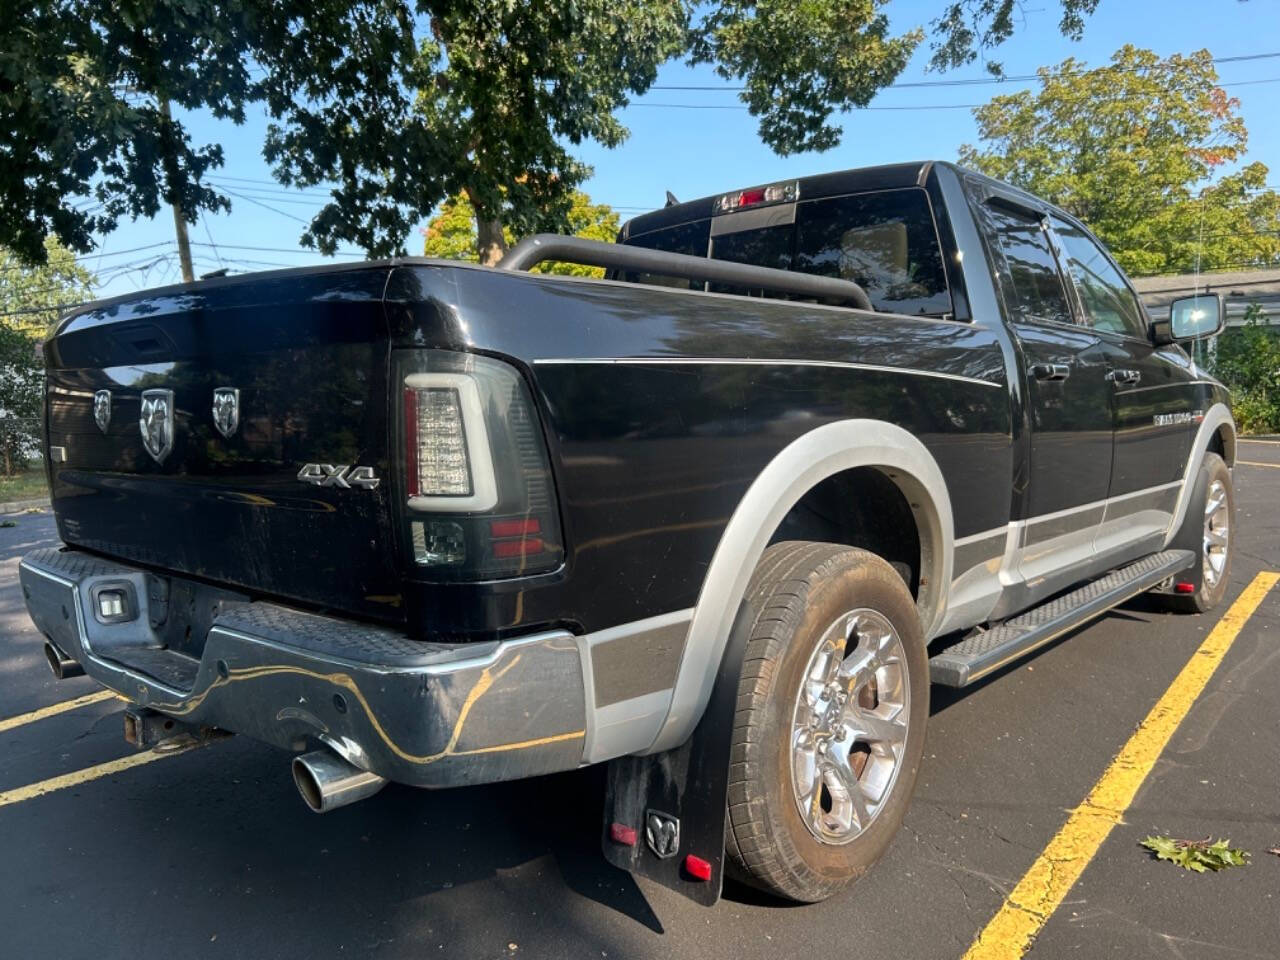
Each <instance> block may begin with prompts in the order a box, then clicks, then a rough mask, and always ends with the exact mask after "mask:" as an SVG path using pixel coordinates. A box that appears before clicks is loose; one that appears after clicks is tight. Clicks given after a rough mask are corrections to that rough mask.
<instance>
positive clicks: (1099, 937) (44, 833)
mask: <svg viewBox="0 0 1280 960" xmlns="http://www.w3.org/2000/svg"><path fill="white" fill-rule="evenodd" d="M1239 461H1240V462H1239V463H1238V465H1237V467H1236V471H1235V486H1236V525H1235V532H1236V539H1235V547H1234V549H1235V553H1234V557H1233V565H1232V581H1233V582H1232V585H1231V589H1230V592H1229V594H1228V604H1230V603H1231V602H1232V601H1234V600H1236V598H1237V597H1238V596H1239V595H1240V594H1241V592H1242V591H1243V590H1245V588H1246V587H1247V585H1249V584H1250V583H1251V582H1252V581H1253V579H1254V577H1255V575H1257V574H1259V573H1260V572H1264V571H1280V443H1262V442H1242V443H1241V445H1240V453H1239ZM6 519H9V520H13V521H15V526H13V527H8V528H4V529H0V866H2V869H0V957H6V958H7V957H12V958H33V957H56V958H77V957H93V958H95V960H106V958H114V957H130V958H132V957H136V956H138V955H140V954H142V955H146V956H151V957H162V956H163V957H194V956H201V957H203V956H209V957H246V958H266V957H269V958H275V957H306V958H324V957H332V956H347V955H363V954H370V955H376V956H379V957H415V958H418V957H434V956H439V957H461V958H496V957H521V958H523V957H627V958H631V957H725V956H732V957H734V958H736V960H754V958H762V960H763V958H779V957H787V958H789V957H799V956H804V957H819V956H822V957H826V956H835V957H849V958H858V957H868V958H871V957H876V958H879V957H911V958H915V957H922V958H933V957H939V958H949V957H954V958H959V957H961V956H963V955H964V954H965V952H966V950H968V949H969V948H970V945H971V944H973V943H974V941H975V938H976V937H978V936H979V934H980V933H981V932H982V931H983V930H984V929H985V928H987V925H988V924H989V923H990V922H991V921H992V919H993V917H995V916H996V915H997V914H998V913H999V912H1000V911H1001V909H1002V905H1003V904H1004V902H1005V899H1006V896H1007V895H1008V894H1009V893H1010V892H1011V891H1013V890H1014V888H1015V886H1016V885H1017V884H1018V883H1019V880H1020V879H1021V878H1022V877H1023V876H1024V874H1026V873H1027V872H1028V869H1029V868H1031V867H1032V866H1033V865H1034V864H1035V863H1037V862H1038V859H1039V858H1042V857H1043V855H1044V854H1043V852H1044V851H1045V849H1046V846H1047V845H1049V844H1050V842H1051V840H1053V838H1054V836H1055V834H1056V833H1057V832H1058V831H1059V828H1061V827H1062V826H1063V823H1064V821H1066V820H1067V818H1068V815H1069V814H1070V813H1071V811H1072V810H1073V809H1075V808H1077V807H1078V806H1079V805H1080V804H1081V803H1082V801H1083V800H1084V798H1085V797H1086V796H1087V795H1088V794H1089V792H1090V790H1091V788H1092V787H1093V786H1094V784H1095V783H1096V782H1097V781H1098V780H1099V777H1101V776H1102V775H1103V773H1104V771H1106V770H1107V769H1108V765H1109V764H1110V763H1111V761H1112V758H1113V757H1115V756H1116V754H1117V751H1119V750H1120V749H1121V748H1122V747H1123V746H1124V745H1125V744H1126V741H1128V740H1129V738H1130V735H1131V734H1133V733H1134V730H1135V727H1137V726H1138V725H1139V723H1141V722H1142V721H1143V718H1144V717H1146V716H1147V714H1148V711H1150V710H1151V709H1152V707H1153V705H1154V704H1156V702H1157V700H1158V699H1159V698H1160V697H1161V696H1162V694H1164V693H1165V692H1166V690H1167V689H1169V688H1170V685H1171V684H1172V683H1173V682H1174V679H1175V677H1177V676H1178V675H1179V672H1180V671H1181V670H1182V669H1183V668H1184V666H1185V665H1186V664H1187V663H1188V661H1190V660H1191V659H1192V657H1193V655H1194V654H1196V651H1197V648H1199V647H1200V645H1201V643H1202V642H1204V641H1205V639H1206V636H1208V635H1209V633H1210V631H1211V630H1213V628H1214V627H1215V624H1216V623H1217V622H1218V621H1219V619H1220V618H1221V617H1222V616H1223V614H1225V613H1226V612H1227V607H1226V606H1224V607H1223V608H1221V609H1220V610H1218V611H1215V612H1214V613H1213V614H1210V615H1208V616H1205V617H1185V616H1174V615H1167V614H1164V613H1160V612H1156V611H1155V609H1154V608H1153V607H1152V606H1151V605H1150V604H1149V603H1148V602H1146V601H1144V600H1141V599H1140V600H1138V601H1135V602H1133V603H1130V604H1128V605H1126V606H1125V607H1123V608H1121V609H1120V610H1118V611H1115V612H1113V613H1112V614H1111V615H1109V616H1107V617H1104V618H1103V619H1102V620H1099V621H1097V622H1096V623H1094V624H1093V625H1091V626H1090V627H1088V628H1086V629H1084V630H1081V631H1079V632H1077V633H1075V634H1074V635H1072V636H1070V637H1068V638H1066V639H1065V640H1063V641H1061V642H1058V643H1056V644H1055V645H1053V646H1051V647H1050V648H1048V649H1047V650H1045V651H1043V652H1041V653H1040V654H1039V655H1038V656H1036V657H1035V658H1034V659H1032V660H1029V661H1025V662H1023V663H1021V664H1018V665H1015V666H1013V667H1011V668H1009V669H1007V670H1006V671H1004V672H1002V673H1000V674H998V675H996V676H994V677H992V678H990V679H988V680H987V681H985V682H983V683H982V684H980V685H978V686H976V687H974V688H970V689H968V690H966V691H962V692H960V693H954V692H952V691H946V690H941V689H935V691H934V704H933V716H932V719H931V721H930V724H931V725H930V732H929V743H928V746H927V748H926V762H925V765H924V768H923V770H922V773H921V777H920V781H919V784H918V787H917V791H916V797H915V801H914V804H913V806H912V808H911V811H910V813H909V814H908V817H907V822H906V828H905V829H904V830H903V831H902V833H901V834H900V836H899V837H898V839H897V841H896V842H895V844H894V846H893V847H892V849H891V850H890V853H889V854H888V856H887V857H886V858H885V860H884V861H883V862H882V863H881V864H880V865H879V866H877V867H876V869H875V870H874V871H873V872H872V873H871V874H870V875H869V876H868V877H866V878H865V879H864V880H863V881H862V882H860V883H859V884H857V885H856V886H855V887H854V888H852V889H851V890H849V891H848V892H847V893H845V894H844V895H842V896H839V897H836V898H835V899H833V900H831V901H828V902H827V903H824V904H820V905H816V906H806V907H796V906H787V905H782V904H779V903H777V902H774V901H771V900H768V899H766V898H763V897H761V896H759V895H757V894H755V893H753V892H752V891H750V890H746V889H743V888H741V887H735V886H732V885H730V886H729V887H728V888H727V890H726V896H725V898H724V899H723V900H722V901H721V902H720V903H719V904H718V905H717V906H716V907H714V908H712V909H706V908H702V907H698V906H695V905H693V904H692V903H690V902H687V901H685V900H683V899H681V898H679V897H677V896H675V895H674V894H671V893H669V892H667V891H665V890H663V889H660V888H656V887H653V886H651V885H649V884H648V883H647V882H644V881H641V882H638V883H637V882H636V881H633V880H632V879H631V878H630V877H629V876H628V875H626V874H623V873H621V872H619V871H616V870H614V869H613V868H611V867H609V866H608V865H606V864H605V862H604V860H603V859H602V858H601V856H600V853H599V850H598V847H597V836H598V828H599V818H600V798H601V794H602V778H601V776H600V775H599V773H598V772H596V771H591V770H587V771H582V772H580V773H576V774H571V775H563V776H559V777H555V778H550V779H546V780H541V781H532V782H522V783H513V784H505V785H500V786H495V787H485V788H474V789H467V790H457V791H449V792H440V793H428V792H422V791H415V790H412V789H409V788H402V787H397V786H392V787H389V788H388V789H386V790H384V791H383V792H382V793H380V794H379V795H377V796H375V797H374V798H372V799H371V800H368V801H365V802H363V803H360V804H357V805H355V806H352V807H348V808H345V809H341V810H338V811H336V812H334V813H331V814H328V815H325V816H323V817H320V816H316V815H314V814H312V813H310V812H309V811H308V810H307V809H306V808H305V807H304V805H303V803H302V801H301V800H300V799H299V798H298V797H297V795H296V792H295V790H294V787H293V785H292V781H291V778H290V775H289V769H288V759H289V758H288V756H287V755H285V754H283V753H281V752H278V751H276V750H273V749H271V748H269V747H265V746H261V745H258V744H256V743H253V742H251V741H248V740H245V739H243V738H230V739H226V740H220V741H216V742H214V743H212V744H210V745H208V746H205V747H202V748H200V749H196V750H191V751H188V752H183V753H177V754H172V755H166V756H163V757H160V758H153V757H152V756H151V755H146V759H147V760H148V761H151V762H146V763H143V764H139V765H136V766H132V767H127V768H122V767H124V765H123V764H119V763H114V761H118V760H121V758H128V757H134V756H139V755H134V754H133V752H132V749H131V748H130V747H128V746H127V745H126V744H125V743H124V741H123V739H122V736H121V726H122V723H121V717H120V713H121V703H120V702H119V701H117V700H115V699H105V698H91V702H87V703H83V704H81V705H79V706H76V707H74V708H72V709H67V710H64V711H62V712H54V713H50V712H47V711H46V712H44V713H39V714H35V715H34V716H33V715H32V712H33V711H41V710H43V708H48V707H51V706H53V705H57V704H62V703H65V702H67V701H71V700H74V699H76V698H79V697H84V696H87V695H92V694H93V693H94V692H95V691H96V690H97V689H98V688H97V687H96V685H95V684H94V683H93V682H92V681H90V680H88V679H86V678H79V679H75V680H68V681H63V682H61V683H57V682H55V681H54V680H53V679H52V677H51V676H50V674H49V670H48V668H47V666H46V665H45V663H44V659H43V656H42V654H41V650H40V644H39V642H38V639H39V638H38V637H37V635H36V633H35V631H34V630H33V628H32V627H31V625H30V623H29V621H28V620H27V617H26V614H25V610H24V608H23V605H22V600H21V595H20V592H19V590H18V587H17V564H18V559H19V557H20V556H21V555H22V554H23V553H25V552H27V551H28V550H31V549H34V548H36V547H39V546H47V545H50V544H52V543H54V542H56V535H55V531H54V525H53V521H52V518H51V517H50V516H49V515H48V514H47V513H45V514H25V515H20V516H16V517H10V518H6ZM1277 691H1280V587H1276V588H1274V589H1272V590H1270V591H1269V592H1267V593H1266V594H1265V595H1264V596H1263V597H1262V599H1261V602H1260V604H1258V605H1257V608H1256V610H1255V611H1254V612H1253V613H1252V615H1251V616H1250V617H1249V618H1248V619H1247V620H1246V621H1245V622H1244V623H1243V626H1242V627H1240V629H1239V631H1238V633H1237V634H1235V635H1234V641H1233V642H1232V643H1231V644H1230V646H1229V648H1228V649H1227V651H1226V655H1225V658H1224V659H1223V661H1222V663H1221V665H1220V666H1219V667H1218V669H1217V670H1216V672H1214V673H1213V675H1212V677H1211V678H1210V679H1209V681H1208V684H1207V686H1206V687H1205V688H1204V690H1203V692H1202V693H1200V694H1199V696H1198V697H1197V698H1196V699H1195V701H1194V705H1193V706H1192V707H1191V709H1190V711H1189V712H1188V713H1186V715H1185V717H1184V718H1183V719H1182V720H1181V723H1180V724H1179V725H1178V726H1177V728H1176V730H1175V731H1174V732H1173V735H1172V738H1171V739H1170V740H1169V742H1168V745H1167V747H1165V748H1164V750H1163V752H1161V753H1160V755H1159V759H1158V760H1157V761H1156V762H1155V765H1154V768H1153V769H1152V770H1151V772H1150V774H1149V775H1147V776H1145V778H1143V780H1142V783H1141V787H1140V788H1139V789H1138V792H1137V794H1136V796H1135V797H1134V799H1133V802H1132V803H1131V805H1129V807H1128V809H1127V812H1125V813H1124V815H1123V818H1122V820H1121V822H1120V823H1118V825H1116V826H1115V827H1114V829H1112V830H1111V831H1110V833H1109V834H1108V835H1106V839H1105V841H1104V842H1102V844H1101V847H1100V848H1098V849H1097V852H1096V854H1095V855H1093V856H1092V859H1089V860H1087V866H1085V867H1084V871H1083V874H1082V875H1081V877H1080V879H1079V881H1078V882H1076V883H1075V884H1074V886H1072V887H1071V888H1070V890H1069V892H1068V893H1067V895H1066V897H1065V899H1064V900H1063V902H1062V903H1061V904H1060V905H1059V906H1057V907H1056V909H1054V910H1052V912H1051V913H1049V915H1048V916H1047V918H1040V919H1041V920H1042V929H1040V930H1039V935H1038V937H1037V939H1036V941H1035V944H1034V946H1033V947H1032V950H1031V953H1030V955H1031V956H1033V957H1035V958H1037V960H1040V958H1055V957H1072V958H1075V957H1086V958H1093V957H1109V956H1118V957H1173V958H1183V957H1186V958H1191V957H1195V958H1200V957H1205V958H1217V957H1222V958H1239V957H1276V956H1280V856H1276V855H1271V854H1268V852H1267V851H1268V849H1269V848H1274V847H1280V695H1278V694H1277ZM5 718H9V719H8V720H6V719H5ZM53 778H61V779H59V780H54V782H53V783H52V784H49V783H48V782H47V781H50V780H53ZM41 785H43V786H41ZM50 786H55V787H59V789H55V790H52V791H49V790H48V787H50ZM1148 833H1163V834H1169V835H1172V836H1176V837H1185V838H1196V839H1198V838H1202V837H1205V836H1213V837H1215V838H1217V837H1230V838H1231V840H1232V843H1233V845H1238V846H1241V847H1244V848H1245V849H1247V850H1249V851H1251V852H1252V854H1253V862H1252V863H1251V864H1250V865H1249V866H1248V867H1246V868H1243V869H1235V870H1230V871H1225V872H1223V873H1220V874H1208V875H1203V876H1201V875H1192V874H1188V873H1185V872H1183V871H1181V870H1179V869H1177V868H1176V867H1173V866H1171V865H1169V864H1166V863H1157V862H1155V861H1153V860H1151V859H1150V858H1149V857H1148V856H1147V855H1146V853H1145V851H1143V850H1142V849H1141V848H1140V847H1139V846H1138V841H1139V840H1141V839H1142V838H1143V837H1144V836H1146V835H1147V834H1148ZM991 955H993V956H994V955H995V954H991ZM1009 956H1010V957H1013V956H1016V954H1009Z"/></svg>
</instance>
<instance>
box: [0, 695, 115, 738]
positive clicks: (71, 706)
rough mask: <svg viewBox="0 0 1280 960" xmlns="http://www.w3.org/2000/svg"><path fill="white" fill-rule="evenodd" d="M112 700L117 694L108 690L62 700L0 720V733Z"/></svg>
mask: <svg viewBox="0 0 1280 960" xmlns="http://www.w3.org/2000/svg"><path fill="white" fill-rule="evenodd" d="M114 699H117V694H115V693H113V692H112V691H110V690H99V691H98V692H97V693H86V694H85V695H84V696H83V697H76V698H75V699H74V700H63V701H62V702H61V703H54V704H50V705H49V706H47V707H41V708H40V709H39V710H32V711H31V712H30V713H20V714H18V715H17V716H16V717H6V718H5V719H3V720H0V733H4V732H5V731H6V730H12V729H13V728H14V727H21V726H23V725H25V724H28V723H35V722H36V721H37V720H43V719H44V718H45V717H56V716H57V715H58V714H60V713H66V712H67V711H68V710H79V709H80V708H81V707H87V706H89V704H91V703H102V701H104V700H114Z"/></svg>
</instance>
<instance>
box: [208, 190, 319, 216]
mask: <svg viewBox="0 0 1280 960" xmlns="http://www.w3.org/2000/svg"><path fill="white" fill-rule="evenodd" d="M222 189H223V190H226V191H227V193H229V194H231V195H232V196H233V197H239V198H240V199H241V200H248V201H249V202H250V203H256V204H257V205H258V206H260V207H262V208H263V209H264V210H270V211H271V212H272V213H274V214H278V215H279V216H282V217H288V218H289V219H290V220H296V221H297V222H298V223H301V224H308V223H310V222H311V221H309V220H303V219H302V217H295V216H294V215H293V214H292V213H287V212H285V211H284V210H277V209H276V208H275V207H273V206H271V205H269V204H266V203H263V202H262V201H261V200H255V199H253V197H246V196H245V195H244V194H243V193H236V192H235V191H234V190H231V189H228V188H227V187H223V188H222Z"/></svg>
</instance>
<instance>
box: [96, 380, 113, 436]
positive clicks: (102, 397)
mask: <svg viewBox="0 0 1280 960" xmlns="http://www.w3.org/2000/svg"><path fill="white" fill-rule="evenodd" d="M93 422H94V423H96V424H97V425H98V429H99V430H101V431H102V432H103V433H106V432H107V427H108V426H109V425H110V423H111V391H110V390H99V391H98V392H97V393H95V394H94V395H93Z"/></svg>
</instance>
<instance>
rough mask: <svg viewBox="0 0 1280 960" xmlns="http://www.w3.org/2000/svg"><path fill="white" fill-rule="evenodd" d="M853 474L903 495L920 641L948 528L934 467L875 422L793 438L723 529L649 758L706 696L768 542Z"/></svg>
mask: <svg viewBox="0 0 1280 960" xmlns="http://www.w3.org/2000/svg"><path fill="white" fill-rule="evenodd" d="M854 467H878V468H880V469H882V470H883V471H884V472H885V473H886V474H887V475H888V476H889V477H890V478H891V479H892V480H893V481H894V482H895V483H897V485H898V487H899V489H901V490H902V492H903V494H904V495H905V496H906V498H907V502H908V503H909V504H910V505H911V508H912V512H913V513H914V514H915V517H916V525H917V527H918V529H919V531H920V552H921V570H920V574H921V586H920V595H919V598H918V601H917V607H918V609H919V611H920V622H921V625H922V627H923V628H924V634H925V636H926V637H932V636H933V635H934V631H935V630H936V629H937V628H938V627H939V625H940V624H941V623H942V619H943V615H944V614H945V612H946V597H947V590H948V588H949V587H950V584H951V573H952V571H951V564H952V559H953V549H952V543H953V540H954V534H955V527H954V525H953V522H952V517H951V498H950V495H949V494H948V493H947V486H946V482H945V481H944V480H943V477H942V471H941V470H940V469H939V468H938V464H937V461H936V460H934V459H933V456H932V454H930V453H929V451H928V450H927V449H926V448H925V446H924V444H922V443H921V442H920V441H919V440H918V439H916V437H914V436H913V435H912V434H910V433H908V432H907V431H906V430H903V429H902V428H901V427H897V426H894V425H893V424H891V423H885V422H884V421H882V420H841V421H838V422H836V423H829V424H826V425H824V426H821V427H818V428H817V429H814V430H811V431H809V432H808V433H806V434H805V435H804V436H802V437H799V438H798V439H796V440H794V441H792V442H791V443H790V444H788V445H787V446H786V447H784V448H783V449H782V451H781V452H779V453H778V455H777V456H776V457H774V458H773V460H771V461H770V462H769V464H768V465H767V466H766V467H765V468H764V470H763V471H761V473H760V475H759V476H758V477H756V479H755V481H754V482H753V483H752V484H751V486H750V487H749V488H748V490H747V492H746V494H745V495H744V496H743V498H742V501H741V502H740V503H739V504H738V506H737V509H735V510H734V512H733V516H732V517H730V519H729V524H728V526H726V527H725V530H724V533H723V535H722V536H721V537H720V543H719V545H717V547H716V552H715V554H714V556H712V558H711V566H710V567H709V568H708V569H707V576H706V579H705V580H704V581H703V583H702V590H701V592H700V593H699V595H698V603H697V605H696V606H695V607H694V611H693V619H692V621H691V623H690V625H689V634H688V637H687V639H686V641H685V646H684V654H683V657H682V659H681V661H680V669H679V673H678V674H677V676H676V685H675V688H674V690H673V692H672V698H671V706H670V708H669V709H668V711H667V716H666V719H665V720H664V721H663V724H662V727H661V729H660V730H659V732H658V736H657V738H656V739H655V740H654V742H653V744H652V746H651V747H650V748H649V751H648V752H651V753H652V752H659V751H662V750H669V749H671V748H673V747H676V746H679V745H680V744H681V743H683V742H684V741H685V740H686V739H687V738H688V736H689V735H690V734H691V733H692V732H693V728H694V727H695V726H696V725H697V722H698V720H699V719H700V718H701V717H702V713H703V711H704V710H705V709H706V706H707V701H708V700H709V699H710V697H711V688H712V685H713V684H714V682H715V678H716V672H717V670H718V669H719V666H720V658H721V656H722V655H723V653H724V648H725V644H726V643H727V641H728V638H729V631H730V629H731V628H732V626H733V621H734V618H735V617H736V616H737V612H738V607H739V605H740V604H741V603H742V598H743V596H744V594H745V593H746V590H747V583H748V581H749V580H750V579H751V574H752V573H753V572H754V570H755V568H756V564H757V563H758V562H759V561H760V556H761V555H762V554H763V553H764V550H765V547H766V546H767V545H768V543H769V538H770V537H772V536H773V533H774V531H775V530H777V528H778V525H779V524H780V523H781V522H782V520H783V518H784V517H785V516H786V515H787V513H788V512H789V511H790V510H791V508H792V507H793V506H795V504H796V503H797V502H798V501H799V500H800V498H801V497H803V496H804V495H805V494H806V493H807V492H808V491H809V490H810V489H812V488H813V487H814V486H815V485H817V484H818V483H820V482H821V481H823V480H825V479H826V478H827V477H830V476H832V475H834V474H837V473H840V472H842V471H844V470H850V469H853V468H854Z"/></svg>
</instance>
